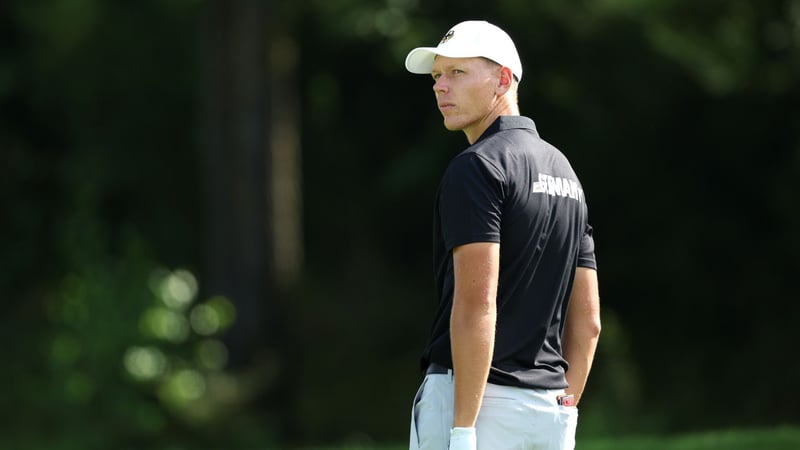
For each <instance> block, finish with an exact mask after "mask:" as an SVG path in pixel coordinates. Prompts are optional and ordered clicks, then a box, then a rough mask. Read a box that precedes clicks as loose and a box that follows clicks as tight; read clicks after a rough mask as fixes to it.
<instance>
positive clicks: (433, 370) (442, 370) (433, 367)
mask: <svg viewBox="0 0 800 450" xmlns="http://www.w3.org/2000/svg"><path fill="white" fill-rule="evenodd" d="M448 373H450V369H449V368H447V367H445V366H443V365H441V364H436V363H433V362H432V363H430V364H428V369H427V370H425V375H445V374H448Z"/></svg>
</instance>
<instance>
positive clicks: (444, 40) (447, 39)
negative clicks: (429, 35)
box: [439, 30, 455, 45]
mask: <svg viewBox="0 0 800 450" xmlns="http://www.w3.org/2000/svg"><path fill="white" fill-rule="evenodd" d="M454 34H455V32H454V31H453V30H450V31H448V32H447V34H445V35H444V37H443V38H442V40H441V41H439V45H442V44H444V43H445V42H447V41H449V40H450V39H451V38H452V37H453V35H454Z"/></svg>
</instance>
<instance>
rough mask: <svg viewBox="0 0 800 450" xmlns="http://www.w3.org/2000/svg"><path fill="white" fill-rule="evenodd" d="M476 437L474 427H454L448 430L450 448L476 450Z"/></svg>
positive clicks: (451, 449)
mask: <svg viewBox="0 0 800 450" xmlns="http://www.w3.org/2000/svg"><path fill="white" fill-rule="evenodd" d="M477 447H478V439H477V437H476V436H475V428H474V427H473V428H461V427H456V428H453V429H451V430H450V446H449V447H448V448H449V449H450V450H476V449H477Z"/></svg>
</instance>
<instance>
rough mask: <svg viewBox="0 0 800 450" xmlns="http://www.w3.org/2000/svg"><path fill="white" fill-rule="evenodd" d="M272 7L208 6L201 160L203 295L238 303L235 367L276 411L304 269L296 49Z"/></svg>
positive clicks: (236, 2) (231, 343)
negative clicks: (291, 299) (249, 375)
mask: <svg viewBox="0 0 800 450" xmlns="http://www.w3.org/2000/svg"><path fill="white" fill-rule="evenodd" d="M269 5H270V2H266V1H248V0H231V1H225V0H217V1H212V2H210V3H209V4H208V9H207V15H206V18H205V22H204V26H203V29H202V33H201V47H200V51H201V54H200V61H201V64H202V65H201V70H202V71H203V82H202V84H201V86H200V88H201V90H200V93H199V95H200V99H201V102H200V103H201V105H202V108H201V112H200V114H201V118H200V124H201V127H200V130H199V135H198V138H199V148H200V149H201V154H202V157H203V159H204V164H203V167H204V174H203V175H204V176H203V179H204V183H205V186H204V188H205V191H204V204H205V211H206V220H205V227H206V233H205V236H206V240H205V258H206V264H205V268H204V273H203V276H202V278H201V284H202V285H203V286H204V289H203V292H204V293H205V295H224V296H226V297H228V298H229V299H230V300H231V301H232V302H233V303H234V305H235V306H236V309H237V315H236V322H235V324H234V326H233V327H232V328H231V330H230V331H229V332H228V334H227V336H226V344H227V345H228V347H229V356H230V365H231V368H232V369H234V370H242V371H250V372H254V373H256V374H259V375H257V376H256V378H259V380H260V381H259V382H260V383H263V385H262V386H260V390H261V391H262V393H263V394H264V395H265V397H264V398H263V399H262V400H263V406H265V407H267V408H268V409H272V410H273V411H277V408H278V407H281V406H283V407H285V406H286V405H280V404H275V403H276V402H281V403H282V402H283V401H285V400H286V399H285V398H281V399H280V400H279V401H277V400H275V398H276V397H275V395H273V394H275V393H281V392H282V393H283V394H278V395H283V396H285V395H286V394H287V393H288V392H291V390H290V389H288V388H287V386H286V383H289V382H291V377H290V376H289V374H287V373H286V370H285V368H286V367H288V364H287V362H288V361H287V355H288V354H289V351H288V346H289V345H290V344H291V339H290V337H289V336H288V332H289V331H290V330H289V327H288V325H287V317H286V310H285V302H286V297H287V295H288V294H289V291H290V289H291V286H292V283H293V282H294V281H295V280H296V278H297V275H298V273H299V270H300V267H301V264H302V234H301V231H302V228H301V214H300V211H301V207H300V205H301V190H300V180H301V178H300V150H299V148H300V143H299V136H298V131H297V130H298V124H297V120H298V119H297V116H298V114H299V113H298V106H297V94H296V90H295V89H296V88H295V86H294V85H293V84H292V79H293V78H294V71H295V66H296V50H295V47H294V45H293V44H292V41H291V40H290V39H289V38H288V37H287V36H284V35H279V34H278V33H276V31H275V29H274V28H273V27H272V26H271V25H272V23H278V21H277V20H271V18H270V14H269V12H270V10H269Z"/></svg>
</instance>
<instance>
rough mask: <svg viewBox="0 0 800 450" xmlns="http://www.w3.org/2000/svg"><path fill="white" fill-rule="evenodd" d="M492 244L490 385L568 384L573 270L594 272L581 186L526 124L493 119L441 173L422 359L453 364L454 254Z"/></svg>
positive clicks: (557, 153)
mask: <svg viewBox="0 0 800 450" xmlns="http://www.w3.org/2000/svg"><path fill="white" fill-rule="evenodd" d="M472 242H499V243H500V274H499V276H500V279H499V283H498V292H497V327H496V330H497V331H496V337H495V348H494V358H493V361H492V367H491V371H490V374H489V380H488V381H489V382H490V383H495V384H501V385H511V386H521V387H531V388H547V389H560V388H565V387H567V383H566V379H565V377H564V373H565V371H566V369H567V363H566V361H565V360H564V358H563V357H562V356H561V353H562V352H561V334H562V331H563V328H564V319H565V317H566V311H567V303H568V299H569V294H570V290H571V288H572V282H573V278H574V275H575V268H576V266H582V267H590V268H595V269H596V263H595V255H594V241H593V239H592V228H591V227H590V226H589V225H588V223H587V207H586V199H585V197H584V193H583V188H582V187H581V184H580V182H579V181H578V177H577V176H576V175H575V172H574V171H573V170H572V167H571V166H570V164H569V161H567V158H566V157H565V156H564V155H563V154H562V153H561V152H560V151H558V149H556V148H555V147H553V146H552V145H550V144H548V143H547V142H545V141H544V140H542V139H541V138H540V137H539V134H538V133H537V131H536V127H535V125H534V123H533V121H532V120H531V119H529V118H527V117H522V116H501V117H499V118H498V119H497V120H496V121H495V122H494V123H493V124H492V125H491V126H490V127H489V128H488V129H487V130H486V131H485V132H484V133H483V135H482V136H481V137H480V138H479V139H478V141H477V142H475V143H474V144H473V145H472V146H470V147H469V148H468V149H466V150H465V151H463V152H462V153H460V154H459V155H458V156H456V157H455V158H454V159H453V160H452V161H451V162H450V164H449V166H448V167H447V169H446V171H445V173H444V176H443V178H442V181H441V184H440V185H439V190H438V194H437V198H436V206H435V210H434V222H433V256H434V266H435V278H436V287H437V291H438V294H439V305H438V309H437V312H436V318H435V321H434V324H433V327H432V331H431V337H430V340H429V341H428V344H427V347H426V349H425V352H424V354H423V357H422V367H423V369H424V368H425V367H427V366H428V364H429V363H431V362H434V363H437V364H440V365H443V366H447V367H451V368H452V367H453V363H452V356H451V353H450V310H451V309H452V306H453V290H454V281H453V248H455V247H457V246H459V245H463V244H468V243H472Z"/></svg>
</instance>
